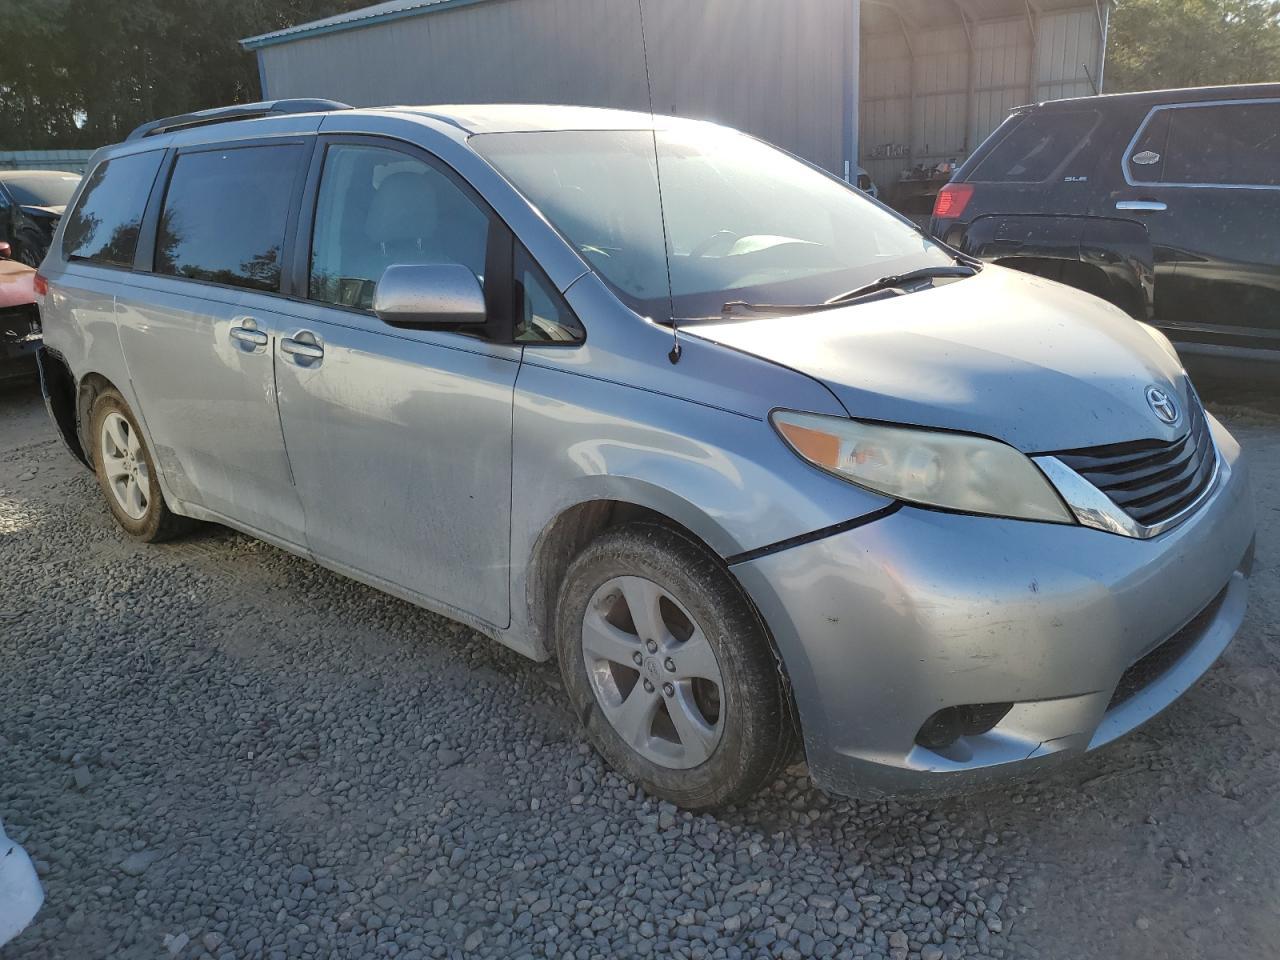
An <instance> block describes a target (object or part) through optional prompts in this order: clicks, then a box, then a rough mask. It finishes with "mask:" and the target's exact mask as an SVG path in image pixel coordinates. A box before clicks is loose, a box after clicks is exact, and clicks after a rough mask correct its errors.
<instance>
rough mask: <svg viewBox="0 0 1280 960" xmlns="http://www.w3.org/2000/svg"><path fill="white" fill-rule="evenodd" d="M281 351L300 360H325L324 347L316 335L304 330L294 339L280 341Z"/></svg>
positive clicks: (286, 338)
mask: <svg viewBox="0 0 1280 960" xmlns="http://www.w3.org/2000/svg"><path fill="white" fill-rule="evenodd" d="M280 349H281V350H283V351H284V352H285V353H287V354H289V356H291V357H297V358H299V359H300V360H321V359H323V358H324V347H323V346H322V345H321V343H320V341H319V340H318V339H317V338H316V335H315V334H314V333H311V332H310V331H309V330H303V331H302V332H301V333H298V334H296V335H294V336H292V337H285V338H284V339H283V340H281V341H280Z"/></svg>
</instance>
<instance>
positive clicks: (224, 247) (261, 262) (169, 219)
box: [156, 144, 303, 292]
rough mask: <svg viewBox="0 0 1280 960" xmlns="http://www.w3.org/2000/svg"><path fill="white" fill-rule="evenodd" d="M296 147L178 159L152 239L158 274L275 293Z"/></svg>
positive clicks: (249, 149)
mask: <svg viewBox="0 0 1280 960" xmlns="http://www.w3.org/2000/svg"><path fill="white" fill-rule="evenodd" d="M302 157H303V148H302V147H301V146H299V145H297V144H281V145H278V146H277V145H272V146H262V147H236V148H234V149H227V150H204V151H201V152H199V153H184V154H181V155H179V157H178V162H177V163H176V164H174V167H173V176H172V177H171V178H170V180H169V189H168V191H167V192H166V194H165V198H164V211H163V213H162V214H161V215H160V229H159V231H158V233H157V236H156V273H160V274H167V275H169V276H175V277H186V278H188V279H191V280H204V281H206V282H208V283H221V284H227V285H228V286H233V287H248V288H249V289H252V290H266V291H269V292H276V291H278V290H279V289H280V271H281V253H282V248H283V246H284V234H285V226H286V224H287V222H288V218H289V204H290V201H291V200H292V198H293V186H294V180H295V178H296V177H297V174H298V170H299V168H300V167H301V164H302Z"/></svg>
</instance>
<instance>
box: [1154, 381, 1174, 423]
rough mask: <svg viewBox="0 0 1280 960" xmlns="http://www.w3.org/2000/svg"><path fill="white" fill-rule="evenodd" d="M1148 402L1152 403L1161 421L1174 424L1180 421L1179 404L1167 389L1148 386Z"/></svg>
mask: <svg viewBox="0 0 1280 960" xmlns="http://www.w3.org/2000/svg"><path fill="white" fill-rule="evenodd" d="M1147 403H1149V404H1151V409H1152V410H1153V411H1155V415H1156V416H1157V417H1159V418H1160V422H1161V423H1167V424H1170V425H1172V424H1175V423H1177V422H1178V417H1179V416H1180V414H1179V413H1178V404H1177V402H1176V401H1175V400H1174V399H1173V397H1172V396H1170V395H1169V393H1167V392H1166V391H1164V390H1162V389H1160V388H1159V387H1156V386H1150V387H1147Z"/></svg>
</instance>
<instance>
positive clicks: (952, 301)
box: [684, 266, 1190, 453]
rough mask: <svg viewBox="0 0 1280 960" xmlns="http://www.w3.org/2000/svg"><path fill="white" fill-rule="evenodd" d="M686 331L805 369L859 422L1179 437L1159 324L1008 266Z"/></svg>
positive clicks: (1072, 444) (1017, 439)
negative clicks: (1151, 394) (1167, 414)
mask: <svg viewBox="0 0 1280 960" xmlns="http://www.w3.org/2000/svg"><path fill="white" fill-rule="evenodd" d="M684 332H687V333H691V334H694V335H697V336H699V337H703V338H705V339H708V340H712V341H714V342H716V343H720V344H723V345H725V346H727V347H731V348H733V349H735V350H740V351H743V352H745V353H750V354H754V355H755V356H758V357H762V358H764V359H766V360H771V361H773V362H775V363H780V364H783V365H784V366H787V367H791V368H792V369H794V370H797V371H799V372H801V373H805V374H808V375H809V376H811V377H814V378H816V379H818V380H820V381H822V382H823V383H824V384H826V385H827V387H828V388H829V389H830V390H831V391H832V392H833V393H834V394H835V395H836V397H838V398H839V399H840V401H841V403H843V404H844V406H845V408H846V409H847V410H848V411H849V414H850V415H851V416H853V417H857V418H860V419H867V420H885V421H891V422H894V423H902V424H914V425H919V426H926V427H940V428H945V429H950V430H963V431H966V432H968V433H977V434H982V435H984V436H988V437H995V438H997V439H1000V440H1003V441H1005V442H1006V443H1009V444H1012V445H1013V446H1015V447H1017V448H1018V449H1020V450H1022V451H1024V452H1026V453H1048V452H1053V451H1058V450H1072V449H1076V448H1080V447H1092V446H1097V445H1100V444H1107V443H1121V442H1127V441H1131V440H1140V439H1148V438H1151V439H1159V440H1174V439H1176V438H1177V437H1179V436H1181V434H1182V433H1183V432H1184V430H1185V425H1186V419H1185V417H1183V418H1180V419H1179V420H1178V422H1177V423H1176V424H1174V425H1173V426H1167V425H1165V424H1164V423H1163V422H1161V421H1160V420H1159V419H1158V418H1157V417H1156V415H1155V413H1154V412H1153V410H1152V408H1151V406H1150V405H1149V404H1148V402H1147V396H1146V391H1147V387H1149V386H1152V385H1155V386H1158V387H1160V388H1161V389H1163V390H1165V391H1167V392H1168V393H1170V394H1172V395H1173V396H1175V397H1177V398H1179V400H1180V401H1181V407H1182V409H1183V410H1185V409H1187V404H1188V403H1189V402H1190V397H1189V396H1188V384H1187V381H1186V377H1185V376H1184V375H1183V372H1182V366H1181V364H1180V363H1179V362H1178V360H1177V359H1176V358H1175V357H1174V355H1173V354H1172V353H1171V352H1170V350H1169V349H1168V348H1166V347H1165V346H1164V345H1163V344H1162V343H1161V341H1160V340H1159V339H1158V338H1159V336H1160V335H1159V334H1157V333H1155V331H1153V330H1152V329H1151V328H1149V327H1146V326H1144V325H1143V324H1140V323H1138V322H1137V321H1135V320H1132V319H1130V318H1129V317H1128V316H1126V315H1125V314H1124V313H1123V312H1121V311H1120V310H1118V309H1117V308H1115V307H1113V306H1111V305H1110V304H1108V303H1105V302H1104V301H1102V300H1099V299H1096V298H1094V297H1091V296H1089V295H1087V294H1084V293H1080V292H1079V291H1077V290H1073V289H1072V288H1070V287H1066V286H1063V285H1061V284H1058V283H1053V282H1051V281H1048V280H1041V279H1039V278H1037V277H1032V276H1029V275H1027V274H1023V273H1018V272H1016V271H1013V270H1007V269H1004V268H1002V267H993V266H988V267H985V268H984V269H983V270H982V272H981V273H980V274H978V275H977V276H975V277H972V278H970V279H967V280H960V281H957V282H954V283H947V284H941V285H939V286H936V287H934V288H932V289H928V290H925V291H922V292H920V293H913V294H908V295H905V296H900V297H891V298H888V299H885V300H876V301H872V302H868V303H862V304H857V305H854V306H850V307H848V308H845V309H840V310H829V311H821V312H818V313H813V314H806V315H804V316H799V317H777V318H772V317H770V318H760V319H755V320H752V319H747V320H731V321H725V322H719V321H717V322H714V323H703V324H698V325H697V326H694V327H689V328H686V329H685V331H684Z"/></svg>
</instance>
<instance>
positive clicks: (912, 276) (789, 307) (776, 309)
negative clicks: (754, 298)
mask: <svg viewBox="0 0 1280 960" xmlns="http://www.w3.org/2000/svg"><path fill="white" fill-rule="evenodd" d="M979 269H980V268H979V267H978V266H977V265H975V264H970V263H968V262H957V263H956V265H955V266H954V267H921V268H920V269H919V270H910V271H908V272H907V273H896V274H893V275H892V276H888V277H881V278H880V279H879V280H874V281H872V282H871V283H867V284H863V285H862V286H860V287H856V288H854V289H853V290H849V291H848V292H846V293H841V294H838V295H837V296H834V297H832V298H831V299H830V300H824V301H823V302H822V303H747V302H746V301H745V300H730V301H729V302H728V303H726V304H725V305H724V306H723V307H721V308H720V312H721V313H722V314H724V315H726V316H727V315H729V314H731V313H734V312H735V311H738V310H748V311H750V312H751V313H773V314H779V315H781V316H788V315H791V314H798V313H816V312H817V311H819V310H833V309H835V308H836V307H845V306H848V305H849V304H850V303H853V302H854V301H855V300H861V299H862V298H863V297H869V296H871V295H872V294H876V293H882V292H883V291H885V290H896V289H898V288H899V287H904V286H906V285H908V284H911V283H915V282H916V281H917V280H932V279H935V278H938V279H945V278H947V277H954V278H956V279H961V278H964V277H972V276H973V275H974V274H976V273H977V272H978V270H979Z"/></svg>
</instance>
